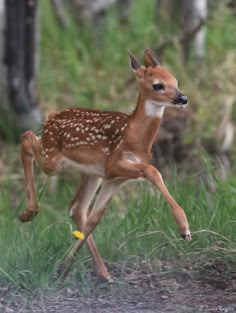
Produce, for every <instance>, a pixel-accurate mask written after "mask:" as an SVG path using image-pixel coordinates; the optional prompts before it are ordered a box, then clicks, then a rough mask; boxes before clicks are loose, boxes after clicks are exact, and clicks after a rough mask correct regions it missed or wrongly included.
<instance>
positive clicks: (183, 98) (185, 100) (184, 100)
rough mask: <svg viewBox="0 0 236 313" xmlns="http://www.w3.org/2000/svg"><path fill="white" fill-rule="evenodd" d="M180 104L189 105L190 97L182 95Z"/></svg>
mask: <svg viewBox="0 0 236 313" xmlns="http://www.w3.org/2000/svg"><path fill="white" fill-rule="evenodd" d="M179 102H180V103H182V104H187V103H188V97H186V96H184V95H180V96H179Z"/></svg>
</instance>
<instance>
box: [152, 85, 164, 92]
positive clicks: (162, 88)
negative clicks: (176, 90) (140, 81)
mask: <svg viewBox="0 0 236 313" xmlns="http://www.w3.org/2000/svg"><path fill="white" fill-rule="evenodd" d="M152 88H153V89H154V90H156V91H159V90H164V89H165V87H164V85H163V84H160V83H158V84H153V85H152Z"/></svg>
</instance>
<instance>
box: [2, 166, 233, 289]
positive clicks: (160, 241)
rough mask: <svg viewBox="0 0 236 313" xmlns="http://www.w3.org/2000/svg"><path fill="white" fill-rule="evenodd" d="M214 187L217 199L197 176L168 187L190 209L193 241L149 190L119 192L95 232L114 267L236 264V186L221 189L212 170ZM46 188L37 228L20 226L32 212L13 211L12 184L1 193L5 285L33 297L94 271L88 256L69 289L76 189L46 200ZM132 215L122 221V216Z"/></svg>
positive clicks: (62, 189)
mask: <svg viewBox="0 0 236 313" xmlns="http://www.w3.org/2000/svg"><path fill="white" fill-rule="evenodd" d="M205 170H206V171H207V173H208V175H210V176H211V179H212V181H213V182H214V184H215V192H211V191H210V190H208V189H207V188H206V186H205V184H204V183H203V182H202V183H201V182H200V183H198V184H196V177H194V178H193V177H192V178H191V177H189V178H186V179H181V181H179V179H178V177H173V179H172V182H171V183H169V184H168V187H169V189H170V191H171V193H172V194H173V196H174V197H175V199H176V200H177V201H178V202H179V203H180V204H181V205H182V206H183V207H184V209H185V211H186V214H187V216H188V219H189V223H190V225H191V230H192V233H193V240H192V242H184V241H183V240H181V239H180V237H179V234H178V231H177V227H176V224H175V222H174V219H173V216H172V214H171V210H170V208H169V207H168V205H167V203H166V202H165V201H164V199H163V198H162V197H160V196H159V195H158V193H157V192H156V191H155V190H154V188H153V187H151V186H150V185H148V184H145V183H138V184H137V185H136V186H134V185H131V186H127V187H125V188H126V189H125V191H122V190H121V191H120V192H119V193H118V194H117V196H116V197H115V198H114V200H113V201H112V203H111V205H110V206H109V207H108V208H107V211H106V213H105V216H104V218H103V220H102V222H101V224H99V225H98V227H97V228H96V230H95V232H94V236H95V238H96V243H97V245H98V248H99V249H100V251H101V254H102V256H103V257H104V259H105V260H106V261H107V262H108V263H109V264H111V265H110V266H111V267H112V263H113V262H116V263H117V262H118V263H120V264H123V263H125V264H130V265H131V266H132V264H133V265H134V264H137V263H141V262H142V261H143V260H149V261H150V262H152V263H153V264H155V263H156V262H157V260H161V261H164V260H171V259H175V260H176V259H181V258H182V259H185V260H186V259H189V261H190V262H194V261H195V260H197V258H198V257H200V256H201V255H205V256H207V257H208V258H216V257H217V258H220V259H222V260H224V262H226V261H227V260H228V261H235V252H236V250H235V244H236V237H235V224H236V212H235V201H234V198H235V195H236V189H235V188H234V187H233V185H232V183H231V181H230V180H228V181H226V182H224V183H222V182H221V180H220V179H219V178H218V177H217V176H216V175H215V173H214V171H210V170H209V169H207V168H206V169H205ZM42 188H44V184H42V183H40V182H39V183H38V197H40V196H41V212H40V214H39V215H38V216H37V217H36V218H35V219H34V220H33V222H31V223H27V224H21V223H20V222H19V221H18V219H17V215H18V214H19V212H20V211H22V210H23V209H24V208H25V200H24V199H23V196H22V201H20V203H19V205H18V207H17V208H16V209H15V210H12V208H11V201H10V197H11V193H10V190H11V183H10V182H8V183H7V184H6V185H5V186H2V187H1V189H0V193H1V199H2V203H1V217H0V251H2V253H1V254H0V278H1V279H0V280H1V281H5V282H8V283H10V284H12V285H15V286H18V287H23V288H24V289H26V290H35V289H38V288H41V289H43V290H49V289H54V288H59V286H60V287H62V286H63V285H66V284H71V283H72V282H73V281H74V280H75V279H80V280H81V279H82V280H83V277H84V276H86V273H87V270H88V269H89V268H90V264H91V259H90V256H89V255H88V252H87V251H86V249H84V248H83V249H82V251H81V253H80V255H79V256H78V258H77V259H76V262H75V264H74V265H73V269H72V272H73V274H74V275H72V276H69V278H68V279H67V280H66V281H64V282H62V281H61V279H60V277H59V276H58V275H57V268H58V266H59V264H60V263H61V262H62V260H63V259H64V257H65V255H66V254H67V253H68V250H69V249H70V248H71V246H72V245H73V243H74V242H75V239H74V238H73V236H72V229H74V225H73V223H72V221H71V219H70V217H69V214H68V211H67V206H68V203H69V201H70V199H71V197H72V194H73V191H74V190H73V189H74V187H72V186H70V184H69V183H65V182H62V183H61V184H59V185H58V187H57V189H56V191H55V193H54V195H53V197H52V196H51V194H50V192H47V191H46V192H45V193H44V194H43V195H40V194H41V193H42ZM124 208H125V209H127V214H126V215H123V214H122V213H121V209H124Z"/></svg>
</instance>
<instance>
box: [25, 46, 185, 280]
mask: <svg viewBox="0 0 236 313" xmlns="http://www.w3.org/2000/svg"><path fill="white" fill-rule="evenodd" d="M128 54H129V60H130V66H131V68H132V70H133V71H134V73H135V74H136V78H137V81H138V86H139V96H138V101H137V105H136V108H135V110H134V111H133V113H132V114H130V115H128V114H125V113H122V112H109V111H100V110H91V109H85V108H70V109H65V110H63V111H61V112H53V113H51V114H49V116H48V119H47V120H46V122H45V124H44V127H43V130H42V135H41V138H38V137H37V136H35V134H34V133H33V132H32V131H27V132H25V133H24V134H23V135H22V143H21V158H22V162H23V166H24V172H25V178H26V188H27V198H28V205H27V210H26V211H25V212H23V213H22V214H21V215H20V220H21V221H22V222H27V221H30V220H32V218H33V217H34V216H35V215H36V214H37V213H38V212H39V204H36V199H35V187H34V177H33V162H34V160H35V161H36V162H37V164H38V166H39V168H40V169H41V170H42V171H43V172H44V173H46V174H48V175H55V174H58V173H59V172H60V171H61V170H62V169H63V168H64V167H67V166H73V167H75V168H77V169H78V170H79V171H80V172H81V173H82V177H81V183H80V186H79V189H78V191H77V193H76V195H75V197H74V199H73V200H72V202H71V205H70V208H69V211H70V215H71V217H72V218H73V220H74V222H75V224H76V225H77V227H78V229H79V230H80V231H81V232H82V234H83V237H82V238H81V239H78V240H77V241H76V243H75V245H74V247H73V248H72V250H71V251H70V253H69V255H68V256H67V258H66V260H65V262H64V263H63V265H62V269H63V268H65V267H67V265H68V264H69V263H70V262H71V261H72V259H73V258H74V256H75V254H76V252H78V251H79V250H80V248H81V246H82V245H83V243H84V242H85V243H86V245H87V247H88V249H89V251H90V253H91V255H92V258H93V261H94V263H95V267H96V271H97V274H98V275H100V276H102V277H104V278H105V279H106V280H108V281H111V280H112V279H111V276H110V274H109V272H108V270H107V268H106V266H105V264H104V262H103V260H102V258H101V256H100V254H99V252H98V250H97V247H96V245H95V243H94V240H93V237H92V231H93V230H94V228H95V227H96V225H97V224H99V222H100V220H101V218H102V216H103V213H104V211H105V209H106V207H107V205H108V204H109V202H110V201H111V199H112V197H113V195H114V193H115V192H116V191H117V189H118V188H119V187H121V185H122V184H123V183H124V182H126V181H128V180H130V179H137V178H145V179H147V180H148V181H149V182H151V183H152V184H153V185H154V186H156V187H157V189H159V191H160V192H161V193H162V195H163V196H164V198H165V199H166V201H167V202H168V204H169V205H170V207H171V209H172V212H173V215H174V218H175V220H176V223H177V225H178V228H179V231H180V234H181V236H182V237H183V239H185V240H191V235H190V231H189V225H188V221H187V218H186V215H185V213H184V211H183V209H182V208H181V207H180V206H179V205H178V204H177V203H176V201H175V200H174V199H173V198H172V196H171V195H170V193H169V191H168V190H167V188H166V186H165V184H164V182H163V180H162V176H161V174H160V173H159V171H158V170H157V169H156V168H155V167H153V166H152V165H149V163H148V161H149V160H150V159H151V148H152V145H153V142H154V140H155V138H156V135H157V132H158V129H159V127H160V123H161V119H162V116H163V113H164V109H165V107H168V106H171V107H177V108H182V107H184V106H186V105H187V97H186V96H185V95H183V94H182V93H181V92H180V91H179V89H178V82H177V80H176V79H175V78H174V77H173V76H172V75H171V74H170V73H169V72H168V71H167V70H165V69H163V68H162V67H161V66H160V64H159V61H158V59H157V57H156V55H155V54H154V52H153V51H152V50H151V49H146V50H145V52H144V64H145V66H141V65H140V63H139V61H138V60H137V58H136V57H135V56H133V55H132V54H131V53H130V52H129V51H128ZM102 180H103V184H102V187H101V190H100V192H99V194H98V196H97V198H96V201H95V203H94V206H93V208H92V210H91V212H90V211H89V206H90V203H91V201H92V199H93V197H94V196H95V193H96V191H97V189H98V187H99V185H100V184H101V181H102Z"/></svg>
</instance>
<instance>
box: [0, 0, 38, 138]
mask: <svg viewBox="0 0 236 313" xmlns="http://www.w3.org/2000/svg"><path fill="white" fill-rule="evenodd" d="M38 33H39V29H38V7H37V0H24V1H15V0H6V1H5V36H4V42H5V44H4V50H5V51H4V56H5V57H4V63H5V66H6V67H5V78H4V80H5V81H6V82H5V87H6V92H5V93H6V95H7V97H6V101H5V105H4V106H3V107H1V108H0V110H1V111H3V115H4V117H5V118H6V120H7V124H8V129H7V130H6V126H5V128H4V129H1V131H2V132H4V135H8V136H9V133H10V135H13V136H14V139H17V138H18V137H19V134H20V133H21V132H22V131H25V130H28V129H32V128H33V129H36V128H37V127H38V126H39V125H40V123H41V121H42V112H41V110H40V109H39V107H38V101H37V82H36V69H37V63H38ZM1 66H2V65H1ZM9 130H11V131H9Z"/></svg>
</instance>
